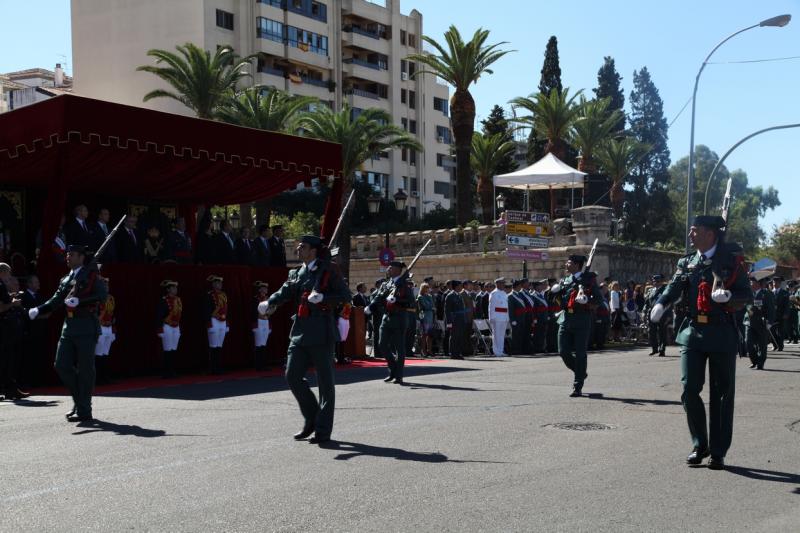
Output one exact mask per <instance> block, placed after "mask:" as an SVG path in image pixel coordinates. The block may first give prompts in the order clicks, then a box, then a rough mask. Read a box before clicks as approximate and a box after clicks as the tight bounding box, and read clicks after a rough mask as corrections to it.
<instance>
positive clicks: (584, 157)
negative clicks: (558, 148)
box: [570, 96, 622, 174]
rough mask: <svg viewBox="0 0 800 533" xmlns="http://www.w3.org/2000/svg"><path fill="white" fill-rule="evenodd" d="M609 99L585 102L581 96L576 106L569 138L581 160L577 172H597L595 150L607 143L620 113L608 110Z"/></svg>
mask: <svg viewBox="0 0 800 533" xmlns="http://www.w3.org/2000/svg"><path fill="white" fill-rule="evenodd" d="M610 105H611V98H608V97H606V98H600V99H597V100H588V101H587V100H586V98H585V97H583V96H581V99H580V103H579V104H578V114H577V118H576V119H575V121H574V122H573V124H572V130H571V132H570V138H571V140H572V146H574V147H575V148H576V149H577V150H578V153H579V154H580V156H581V158H580V161H579V162H578V170H580V171H582V172H586V173H588V174H594V173H596V172H597V165H596V164H595V160H594V151H595V149H596V148H597V147H598V146H599V145H600V144H602V143H603V142H605V141H607V140H608V139H609V138H610V137H611V134H612V132H613V131H614V129H615V128H616V126H617V124H619V119H620V117H621V116H622V112H621V111H620V110H618V109H612V110H609V106H610Z"/></svg>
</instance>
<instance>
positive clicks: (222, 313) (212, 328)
mask: <svg viewBox="0 0 800 533" xmlns="http://www.w3.org/2000/svg"><path fill="white" fill-rule="evenodd" d="M206 281H208V283H209V284H210V285H211V290H209V291H208V292H206V294H205V298H204V299H203V313H204V316H205V319H206V328H208V367H209V372H210V373H211V374H221V373H222V346H223V344H224V343H225V335H227V333H228V331H229V330H230V328H229V327H228V295H227V294H225V291H223V290H222V281H223V280H222V276H215V275H211V276H208V278H206Z"/></svg>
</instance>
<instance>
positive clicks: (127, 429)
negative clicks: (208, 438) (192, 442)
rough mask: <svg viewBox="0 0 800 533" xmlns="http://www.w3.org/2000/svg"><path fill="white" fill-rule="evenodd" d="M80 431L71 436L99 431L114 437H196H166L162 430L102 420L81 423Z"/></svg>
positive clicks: (78, 425) (79, 425)
mask: <svg viewBox="0 0 800 533" xmlns="http://www.w3.org/2000/svg"><path fill="white" fill-rule="evenodd" d="M76 427H78V428H82V429H81V430H80V431H76V432H75V433H73V435H86V434H89V433H97V432H100V431H108V432H111V433H115V434H116V435H125V436H127V435H130V436H133V437H143V438H153V437H166V436H170V437H177V436H181V437H194V436H196V435H167V432H166V431H164V430H163V429H147V428H143V427H141V426H130V425H128V424H115V423H114V422H106V421H103V420H91V421H89V422H81V423H79V424H77V426H76Z"/></svg>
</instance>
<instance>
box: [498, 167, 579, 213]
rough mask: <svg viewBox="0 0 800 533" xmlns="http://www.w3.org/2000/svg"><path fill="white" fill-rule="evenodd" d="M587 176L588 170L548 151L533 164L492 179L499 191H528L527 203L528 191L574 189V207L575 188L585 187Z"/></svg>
mask: <svg viewBox="0 0 800 533" xmlns="http://www.w3.org/2000/svg"><path fill="white" fill-rule="evenodd" d="M585 176H586V172H581V171H580V170H576V169H574V168H572V167H571V166H569V165H567V164H566V163H564V162H563V161H561V160H560V159H559V158H557V157H556V156H554V155H553V154H550V153H548V154H547V155H545V156H544V157H543V158H541V159H540V160H539V161H537V162H536V163H534V164H532V165H531V166H529V167H527V168H523V169H520V170H515V171H514V172H509V173H508V174H500V175H499V176H495V177H494V179H493V180H492V181H493V183H494V187H495V192H497V190H496V188H497V187H506V188H510V189H520V190H523V191H526V194H525V202H526V204H527V202H528V194H527V193H528V191H533V190H543V189H544V190H549V191H551V193H552V191H553V190H555V189H573V192H572V207H573V208H574V207H575V192H574V189H580V188H583V178H584V177H585ZM525 208H526V210H527V208H528V206H527V205H526V206H525ZM551 211H552V202H551ZM551 216H552V212H551Z"/></svg>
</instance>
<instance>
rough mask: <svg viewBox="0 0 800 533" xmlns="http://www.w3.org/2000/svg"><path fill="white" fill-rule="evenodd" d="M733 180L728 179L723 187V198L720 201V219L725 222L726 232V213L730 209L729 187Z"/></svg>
mask: <svg viewBox="0 0 800 533" xmlns="http://www.w3.org/2000/svg"><path fill="white" fill-rule="evenodd" d="M732 184H733V179H732V178H728V184H727V185H726V186H725V198H724V199H723V200H722V219H723V220H724V221H725V229H726V230H727V229H728V228H727V224H728V211H730V208H731V185H732Z"/></svg>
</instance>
